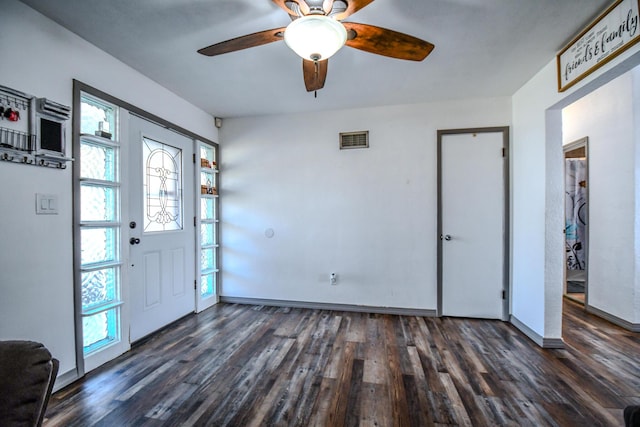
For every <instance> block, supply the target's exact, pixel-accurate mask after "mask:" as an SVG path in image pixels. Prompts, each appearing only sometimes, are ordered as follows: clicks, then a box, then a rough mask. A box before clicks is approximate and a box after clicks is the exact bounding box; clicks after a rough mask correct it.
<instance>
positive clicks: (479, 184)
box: [440, 132, 505, 319]
mask: <svg viewBox="0 0 640 427" xmlns="http://www.w3.org/2000/svg"><path fill="white" fill-rule="evenodd" d="M440 143H441V158H440V162H441V163H440V165H441V176H440V179H441V184H440V185H441V187H440V191H441V206H440V209H441V213H440V214H441V230H442V236H441V240H440V244H441V251H440V254H441V259H440V262H441V272H442V275H441V285H440V289H441V293H442V294H441V301H442V302H441V304H442V306H441V312H442V315H444V316H459V317H477V318H485V319H500V318H502V316H503V311H504V310H503V290H504V232H505V227H504V224H505V221H504V211H505V195H504V188H505V187H504V185H505V182H504V161H505V160H504V157H503V145H504V142H503V133H502V132H489V133H462V134H444V135H442V139H441V142H440Z"/></svg>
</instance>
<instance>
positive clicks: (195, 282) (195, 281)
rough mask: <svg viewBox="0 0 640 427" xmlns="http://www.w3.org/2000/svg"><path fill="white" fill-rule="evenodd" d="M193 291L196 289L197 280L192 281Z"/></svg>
mask: <svg viewBox="0 0 640 427" xmlns="http://www.w3.org/2000/svg"><path fill="white" fill-rule="evenodd" d="M193 289H195V290H197V289H198V281H197V280H194V281H193Z"/></svg>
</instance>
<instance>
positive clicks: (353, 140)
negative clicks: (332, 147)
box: [340, 130, 369, 150]
mask: <svg viewBox="0 0 640 427" xmlns="http://www.w3.org/2000/svg"><path fill="white" fill-rule="evenodd" d="M348 148H369V131H368V130H365V131H361V132H343V133H341V134H340V149H341V150H345V149H348Z"/></svg>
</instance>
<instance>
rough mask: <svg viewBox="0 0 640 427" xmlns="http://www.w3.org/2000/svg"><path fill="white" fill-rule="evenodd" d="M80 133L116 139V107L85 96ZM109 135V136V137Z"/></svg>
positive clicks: (81, 106) (81, 108)
mask: <svg viewBox="0 0 640 427" xmlns="http://www.w3.org/2000/svg"><path fill="white" fill-rule="evenodd" d="M80 111H81V112H80V115H81V121H80V133H85V134H89V135H96V132H100V131H103V132H101V133H99V136H102V137H103V138H108V139H114V136H115V129H116V109H115V107H113V106H111V105H109V104H107V103H105V102H101V101H99V100H97V99H95V98H92V97H88V96H83V97H82V101H81V105H80ZM107 135H109V136H107Z"/></svg>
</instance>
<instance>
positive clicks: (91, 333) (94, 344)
mask: <svg viewBox="0 0 640 427" xmlns="http://www.w3.org/2000/svg"><path fill="white" fill-rule="evenodd" d="M119 312H120V309H119V308H117V307H116V308H112V309H111V310H107V311H102V312H100V313H96V314H94V315H91V316H84V317H83V318H82V331H83V347H84V353H85V354H88V353H91V352H93V351H96V350H98V349H100V348H102V347H104V346H106V345H108V344H110V343H112V342H114V341H117V340H119V338H120V337H119V334H118V330H119V329H120V327H119V324H118V323H119V317H120V316H119V314H120V313H119Z"/></svg>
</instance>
